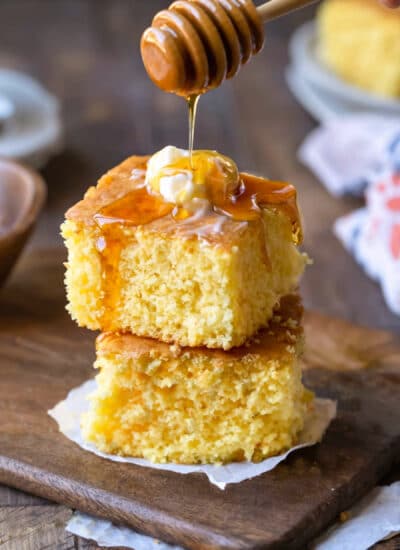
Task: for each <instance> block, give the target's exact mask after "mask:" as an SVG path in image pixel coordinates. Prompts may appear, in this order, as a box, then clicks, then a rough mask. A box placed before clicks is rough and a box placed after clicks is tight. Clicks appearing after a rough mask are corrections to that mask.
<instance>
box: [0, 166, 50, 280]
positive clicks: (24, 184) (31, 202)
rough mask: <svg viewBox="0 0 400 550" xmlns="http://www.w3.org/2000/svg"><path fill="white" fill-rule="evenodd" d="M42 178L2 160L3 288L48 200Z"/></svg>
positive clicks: (0, 237)
mask: <svg viewBox="0 0 400 550" xmlns="http://www.w3.org/2000/svg"><path fill="white" fill-rule="evenodd" d="M46 194H47V192H46V185H45V183H44V181H43V179H42V178H41V176H40V175H39V174H38V173H37V172H34V171H33V170H31V169H30V168H26V167H24V166H22V165H21V164H18V163H16V162H13V161H10V160H4V159H0V285H2V284H3V283H4V282H5V280H6V278H7V276H8V275H9V273H10V271H11V269H12V268H13V266H14V264H15V262H16V261H17V259H18V257H19V255H20V253H21V251H22V249H23V247H24V245H25V243H26V241H27V239H28V237H29V235H30V233H31V231H32V229H33V227H34V225H35V222H36V220H37V217H38V215H39V213H40V210H41V208H42V206H43V204H44V202H45V199H46Z"/></svg>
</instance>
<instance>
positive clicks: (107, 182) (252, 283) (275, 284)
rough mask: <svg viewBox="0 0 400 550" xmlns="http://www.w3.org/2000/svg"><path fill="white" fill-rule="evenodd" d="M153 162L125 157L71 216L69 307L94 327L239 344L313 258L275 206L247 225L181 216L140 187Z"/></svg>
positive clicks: (66, 228)
mask: <svg viewBox="0 0 400 550" xmlns="http://www.w3.org/2000/svg"><path fill="white" fill-rule="evenodd" d="M148 158H149V157H131V158H128V159H127V160H126V161H124V162H123V163H122V164H121V165H119V166H117V167H116V168H114V169H112V170H111V171H110V172H108V173H107V174H106V175H105V176H103V177H102V178H101V179H100V181H99V183H98V185H97V187H92V188H90V189H89V190H88V191H87V193H86V195H85V197H84V199H83V200H82V201H81V202H79V203H78V204H76V205H75V206H74V207H72V208H71V209H70V210H69V211H68V212H67V214H66V221H65V223H64V224H63V226H62V235H63V237H64V239H65V242H66V246H67V248H68V263H67V271H66V278H65V280H66V286H67V295H68V300H69V304H68V310H69V312H70V314H71V316H72V317H73V319H75V320H76V321H77V322H78V324H79V325H80V326H85V327H88V328H90V329H95V330H96V329H100V330H102V331H129V332H131V333H133V334H136V335H139V336H146V337H151V338H156V339H158V340H161V341H164V342H168V343H176V344H179V345H181V346H207V347H210V348H223V349H230V348H232V347H233V346H239V345H241V344H243V343H244V342H245V341H246V340H247V338H249V337H250V336H251V335H252V334H254V333H255V332H256V331H257V330H258V329H259V328H261V327H262V326H265V325H266V324H267V322H268V320H269V319H270V318H271V316H272V311H273V308H274V306H275V305H276V304H277V303H278V302H279V299H280V297H281V296H283V295H285V294H288V293H290V292H291V291H292V290H293V289H294V288H295V287H296V286H297V284H298V281H299V277H300V275H301V273H302V272H303V270H304V266H305V263H306V259H305V257H304V256H303V255H302V254H301V253H299V252H298V250H297V247H296V245H295V244H294V240H293V220H292V219H291V218H290V216H288V215H287V212H285V211H284V210H283V209H280V208H277V207H276V205H275V206H274V205H271V206H270V207H267V208H264V209H263V210H262V212H261V213H260V215H259V216H258V217H254V219H253V220H250V221H243V220H236V219H232V218H230V217H227V216H225V215H221V214H218V213H216V212H214V211H208V212H203V213H202V215H200V216H199V215H195V216H192V217H187V218H183V219H179V218H174V217H173V216H172V209H173V207H174V205H171V204H168V203H165V202H163V200H162V199H161V198H159V197H156V196H154V195H149V194H148V192H147V190H146V188H144V187H141V184H140V182H141V179H142V180H143V179H144V174H145V171H146V166H147V161H148ZM243 178H244V180H245V181H246V178H252V176H246V175H243ZM253 179H254V180H257V181H256V184H257V185H262V182H264V183H265V182H267V180H263V179H261V178H253ZM258 181H259V183H257V182H258ZM138 182H139V185H138ZM253 184H254V182H253ZM155 211H157V217H156V219H154V217H155V216H154V212H155ZM138 212H140V219H137V213H138Z"/></svg>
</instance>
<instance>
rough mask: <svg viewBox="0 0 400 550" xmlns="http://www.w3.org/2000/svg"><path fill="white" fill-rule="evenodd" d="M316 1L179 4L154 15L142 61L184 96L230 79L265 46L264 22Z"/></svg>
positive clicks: (197, 0)
mask: <svg viewBox="0 0 400 550" xmlns="http://www.w3.org/2000/svg"><path fill="white" fill-rule="evenodd" d="M313 1H315V0H270V1H269V2H266V3H265V4H262V5H261V6H258V7H256V6H255V5H254V3H253V2H252V0H177V1H175V2H173V3H172V4H171V5H170V7H169V8H168V9H167V10H162V11H160V12H159V13H157V15H156V16H155V17H154V19H153V22H152V26H151V27H149V28H148V29H146V30H145V32H144V33H143V36H142V40H141V52H142V59H143V63H144V65H145V68H146V70H147V72H148V74H149V76H150V78H151V79H152V81H153V82H154V83H155V84H156V85H157V86H159V87H160V88H161V89H162V90H164V91H167V92H173V93H176V94H178V95H182V96H185V97H189V96H194V95H198V94H202V93H204V92H206V91H207V90H210V89H212V88H216V87H217V86H219V85H220V84H221V83H222V81H223V80H225V79H228V78H232V77H233V76H234V75H235V74H236V73H237V71H238V70H239V68H240V67H241V65H244V64H245V63H247V61H248V60H249V59H250V57H251V56H252V55H254V54H256V53H258V52H259V51H260V50H261V48H262V46H263V43H264V29H263V23H266V22H267V21H271V20H272V19H275V18H277V17H280V16H281V15H285V14H287V13H289V12H290V11H293V10H295V9H297V8H300V7H302V6H305V5H307V4H311V3H312V2H313Z"/></svg>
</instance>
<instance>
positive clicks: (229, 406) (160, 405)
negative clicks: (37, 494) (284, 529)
mask: <svg viewBox="0 0 400 550" xmlns="http://www.w3.org/2000/svg"><path fill="white" fill-rule="evenodd" d="M301 313H302V308H301V304H300V300H299V298H298V297H297V296H294V295H292V296H288V297H285V298H284V299H283V300H282V306H281V309H280V310H279V311H278V312H277V314H276V315H275V316H274V318H273V319H272V321H271V323H270V325H269V326H268V327H267V328H266V329H264V330H263V331H261V332H260V333H259V334H258V335H257V336H256V337H255V338H254V340H253V341H252V342H248V343H247V344H246V345H245V346H242V347H240V348H236V349H234V350H231V351H227V352H223V351H220V350H209V349H206V348H179V347H177V346H169V345H168V344H165V343H161V342H156V341H153V340H151V339H146V338H139V337H137V336H133V335H131V334H116V333H105V334H103V335H101V336H100V337H99V338H98V340H97V360H96V363H95V367H96V368H98V369H100V374H99V375H98V376H97V384H98V387H97V390H96V392H95V393H94V394H93V395H92V396H91V398H90V401H91V402H90V408H89V412H87V413H86V414H85V415H84V416H83V418H82V430H83V435H84V438H85V439H86V440H87V441H89V442H92V443H94V444H95V445H96V447H98V449H100V450H101V451H103V452H107V453H112V454H120V455H125V456H133V457H143V458H146V459H148V460H151V461H153V462H158V463H164V462H177V463H187V464H189V463H223V462H229V461H240V460H244V459H246V460H255V461H259V460H262V459H263V458H265V457H267V456H270V455H274V454H277V453H279V452H280V451H282V450H284V449H287V448H290V447H291V446H292V445H293V444H294V443H295V442H296V436H297V434H298V433H299V431H300V430H301V429H302V427H303V422H304V417H305V414H306V412H307V410H308V408H309V407H310V406H311V405H312V394H311V393H310V392H308V391H307V390H306V389H305V388H304V386H303V385H302V382H301V368H300V364H299V355H300V353H301V350H302V345H303V332H302V328H301Z"/></svg>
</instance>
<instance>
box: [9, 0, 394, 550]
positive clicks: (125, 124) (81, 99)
mask: <svg viewBox="0 0 400 550" xmlns="http://www.w3.org/2000/svg"><path fill="white" fill-rule="evenodd" d="M169 3H170V2H169V0H164V1H162V0H152V1H147V2H144V1H143V0H112V1H108V0H57V2H54V0H1V2H0V68H1V67H6V68H11V69H17V70H22V71H25V72H27V73H29V74H31V75H32V76H34V77H36V78H38V79H39V80H41V81H42V83H43V84H44V85H45V86H47V87H48V88H49V89H50V91H51V92H53V93H54V94H56V95H57V97H58V98H59V99H60V101H61V103H62V108H63V121H64V126H65V147H64V149H63V151H62V152H61V153H60V154H59V155H57V156H56V157H54V158H53V159H52V160H51V161H50V163H49V164H48V166H47V167H46V168H45V169H44V171H43V175H44V177H45V179H46V181H47V183H48V188H49V198H48V203H47V207H46V209H45V212H44V215H43V216H42V219H41V221H40V224H39V226H38V228H37V231H36V234H35V235H34V238H33V239H32V241H31V244H30V251H28V252H27V254H31V253H33V255H34V256H33V257H36V258H39V259H41V258H42V251H43V250H45V249H49V248H55V247H61V239H60V237H59V232H58V228H59V224H60V223H61V220H62V217H63V213H64V212H65V210H66V209H67V208H68V207H69V206H70V205H71V204H72V203H73V202H75V201H77V200H78V199H79V198H80V197H81V195H82V194H83V192H84V190H85V189H86V188H87V187H88V186H89V185H92V184H93V183H94V182H95V181H96V179H97V178H98V177H99V176H100V175H101V173H102V172H104V171H105V170H106V169H108V168H109V167H110V166H113V165H115V164H116V163H118V162H119V161H120V160H121V159H122V158H124V157H125V156H127V155H129V154H132V153H138V154H144V153H149V152H152V151H154V150H156V149H159V148H160V147H162V146H163V145H165V144H167V143H173V144H176V145H178V146H184V145H185V144H186V141H187V131H186V124H187V120H186V113H185V110H184V107H183V105H182V102H181V101H179V100H178V99H176V98H175V97H173V96H169V95H167V94H162V93H161V92H159V91H158V90H157V89H156V88H155V87H154V86H152V84H151V83H150V82H149V81H148V79H147V77H146V75H145V72H144V70H143V67H142V65H141V62H140V58H139V53H138V42H139V37H140V34H141V32H142V30H143V29H144V28H145V27H146V26H147V25H148V24H149V22H150V21H151V17H152V15H153V14H154V13H155V12H156V11H157V10H159V9H161V8H163V7H166V6H167V5H168V4H169ZM313 13H314V9H306V10H301V11H299V12H296V13H295V14H294V15H293V16H290V17H286V18H282V19H281V20H279V21H277V22H274V23H271V24H270V25H268V26H267V28H266V29H267V41H266V47H265V49H264V51H263V52H262V53H261V54H260V55H258V56H257V57H256V58H255V59H254V60H253V61H252V62H251V63H250V64H249V65H248V66H246V67H245V68H244V69H243V70H242V71H241V73H240V74H239V75H238V76H237V77H236V78H235V79H234V80H233V81H230V82H227V83H225V84H224V85H223V86H222V87H221V89H219V90H217V91H215V92H212V93H210V94H209V95H208V96H207V97H205V98H204V99H203V100H202V101H201V103H200V110H199V121H198V126H197V132H196V143H197V146H198V147H207V148H216V149H219V150H220V151H221V152H224V153H226V154H228V155H231V156H232V157H234V158H235V159H236V160H237V162H238V164H239V166H240V167H241V169H247V170H251V171H254V172H259V173H260V174H263V175H269V176H271V177H276V178H280V179H287V180H290V181H292V182H293V183H295V184H296V185H297V187H298V189H299V195H300V202H301V206H302V208H303V212H304V218H305V230H306V239H305V248H306V250H307V252H308V253H309V254H310V255H311V256H312V257H313V258H314V265H313V266H312V267H310V268H309V269H308V272H307V274H306V276H305V278H304V281H303V285H302V290H303V296H304V299H305V303H306V305H307V306H308V307H310V308H313V309H317V310H320V311H322V312H324V313H327V314H331V315H334V316H338V317H343V318H346V319H348V320H350V321H353V322H356V323H361V324H363V325H368V326H370V327H379V328H385V329H390V330H392V331H396V332H397V333H398V332H399V330H400V321H399V319H398V318H396V317H394V316H393V315H391V314H390V312H389V311H388V310H387V308H386V306H385V304H384V301H383V299H382V295H381V292H380V290H379V288H378V286H377V285H376V284H375V283H373V282H371V281H370V280H369V279H368V278H367V277H365V275H364V274H363V273H362V271H361V270H360V269H359V267H358V266H357V265H356V264H355V262H354V261H353V260H352V258H351V257H350V256H349V255H348V254H347V253H346V252H345V251H344V250H343V248H342V247H341V245H340V244H339V242H338V241H337V240H336V239H335V237H334V236H333V234H332V230H331V227H332V223H333V221H334V220H335V219H336V218H337V217H338V216H340V215H342V214H345V213H347V212H348V211H350V210H352V209H354V208H356V207H358V206H359V205H360V202H359V201H355V200H352V199H340V200H339V199H334V198H332V197H331V196H330V195H329V194H328V193H326V191H325V190H324V188H323V187H322V186H321V185H320V184H319V183H318V182H317V181H316V179H315V178H313V177H312V175H311V174H310V173H309V172H308V171H307V170H306V169H305V168H304V167H303V166H302V165H301V164H300V163H299V162H298V161H297V158H296V151H297V148H298V146H299V144H300V143H301V141H302V140H303V139H304V137H305V135H306V134H307V133H308V132H309V131H310V130H311V129H312V128H313V127H314V122H313V121H312V119H311V118H310V117H309V116H308V115H307V114H306V113H304V111H303V110H302V109H301V108H300V107H299V106H298V105H297V104H296V103H295V101H294V100H293V98H292V97H291V95H290V93H289V92H288V90H287V88H286V85H285V80H284V69H285V66H286V65H287V62H288V59H287V44H288V39H289V37H290V34H291V33H292V32H293V30H294V29H295V27H296V26H297V25H299V24H300V23H302V22H304V21H306V20H308V19H310V18H311V17H312V16H313ZM62 256H63V252H62V251H58V252H56V253H55V255H54V258H53V259H54V260H56V259H57V262H58V261H61V259H62ZM32 261H33V260H32V256H31V257H30V258H29V260H28V258H26V259H25V260H22V263H21V264H20V266H19V269H18V271H17V272H16V274H15V276H14V277H13V278H12V279H11V280H10V282H9V285H8V286H6V287H5V288H4V289H3V290H2V296H1V302H0V320H1V322H2V326H3V327H4V326H6V328H7V331H8V332H7V334H8V338H9V344H8V346H11V347H17V349H19V348H21V352H20V353H21V361H22V357H25V356H26V354H27V353H28V350H29V351H30V353H31V357H32V358H33V359H34V360H36V361H38V357H39V356H40V354H41V353H46V354H48V355H49V362H51V363H52V364H57V363H59V364H60V371H62V372H61V377H63V376H64V375H65V372H64V371H65V370H68V369H69V365H70V363H68V364H65V362H63V360H62V358H61V357H59V355H57V353H55V352H54V351H52V349H50V350H49V344H51V342H52V335H53V334H54V331H53V332H52V331H51V330H50V335H49V336H47V337H46V335H45V334H43V335H41V336H40V338H39V340H37V339H32V338H31V337H30V330H32V328H31V329H30V328H29V326H28V324H27V326H26V327H25V329H26V331H27V332H26V333H25V336H23V337H21V336H19V339H18V340H12V334H13V330H14V328H18V329H20V328H21V327H20V326H19V322H18V321H17V320H16V317H14V316H13V315H12V311H11V308H12V307H14V306H12V305H11V304H12V302H13V301H15V300H16V299H17V296H16V295H17V294H20V297H19V298H18V300H17V302H18V303H17V306H18V311H19V312H20V313H21V311H20V309H21V308H22V311H25V312H26V313H25V314H24V315H25V318H26V317H27V316H29V315H30V314H31V313H30V311H31V309H32V308H34V307H35V308H37V310H38V311H36V312H33V313H34V314H33V317H32V319H36V318H37V317H40V318H42V320H43V319H45V318H46V317H47V318H48V320H49V321H50V324H51V323H52V322H53V321H54V322H55V323H58V327H60V326H61V325H62V327H63V329H62V333H63V334H62V338H61V340H60V337H59V336H58V337H57V338H59V340H58V342H59V343H60V342H64V339H65V341H67V340H68V338H70V337H71V335H73V338H78V339H79V342H80V343H79V345H77V347H76V348H75V347H74V346H72V345H71V343H69V344H68V343H66V351H67V353H70V352H71V357H72V360H71V362H74V363H76V364H78V362H79V361H80V362H81V363H80V364H82V365H84V366H81V367H80V369H81V370H82V372H81V374H80V375H77V374H71V376H72V377H73V378H74V381H79V380H80V379H81V377H82V378H83V377H84V376H85V373H88V372H89V371H90V361H91V355H90V354H91V353H93V350H92V348H91V339H92V336H91V335H90V334H84V333H81V332H80V331H77V330H76V329H75V328H74V326H73V324H72V323H71V322H69V321H67V319H66V318H65V317H63V315H64V312H63V302H62V300H63V295H62V294H63V293H62V288H61V286H60V281H61V278H62V268H61V265H60V264H58V268H55V267H53V268H52V270H50V272H49V273H47V275H46V276H45V277H46V279H45V280H46V284H47V288H48V289H49V296H42V297H41V303H40V304H38V303H37V301H36V302H34V304H35V305H32V306H31V307H30V305H29V303H30V302H31V301H32V297H33V296H34V291H33V289H34V288H35V284H36V283H35V284H33V286H31V283H30V279H31V273H30V272H29V271H27V272H25V274H24V275H25V278H23V277H21V269H25V267H26V266H27V265H31V264H32ZM43 261H46V256H44V258H43ZM54 265H55V264H54ZM36 276H37V275H35V277H36ZM32 277H34V275H32ZM53 287H55V288H56V290H54V289H53V290H51V289H52V288H53ZM55 294H56V295H55ZM32 303H33V302H32ZM7 304H8V305H7ZM20 313H19V314H20ZM60 323H61V325H60ZM2 330H3V329H2ZM57 330H59V328H58V329H57ZM346 334H347V333H346V331H344V334H343V335H342V337H343V338H344V337H345V336H346ZM319 337H320V338H322V334H320V335H319ZM35 338H36V337H35ZM10 342H11V343H10ZM325 343H326V340H325ZM361 343H366V342H362V339H361ZM81 345H82V346H83V347H85V349H86V350H87V352H86V353H85V354H82V351H81V352H78V351H77V349H78V348H79V346H81ZM86 346H87V347H86ZM318 346H319V344H318V342H317V341H316V342H315V344H314V352H313V357H314V359H313V360H314V361H316V359H315V358H316V357H318ZM57 349H60V348H57ZM43 350H46V351H45V352H44V351H43ZM74 350H75V351H74ZM349 356H351V357H352V358H353V359H352V364H353V363H356V364H357V360H356V358H355V356H354V354H353V353H352V352H351V345H350V347H349V349H348V351H347V353H346V357H347V358H349ZM2 357H3V356H1V357H0V365H2V361H3V358H2ZM35 358H36V359H35ZM50 360H51V361H50ZM338 363H339V364H340V361H336V364H338ZM61 366H64V367H65V368H64V369H62V367H61ZM8 368H10V367H8ZM86 369H87V370H86ZM11 370H13V369H11ZM60 371H59V370H57V372H60ZM71 371H72V372H75V371H74V369H71ZM46 376H47V375H43V377H42V378H43V380H46ZM75 379H76V380H75ZM64 383H68V376H67V377H66V378H65V379H64ZM61 385H62V383H61V382H60V387H59V390H58V392H59V393H58V395H61V394H62V393H63V391H64V390H62V389H61ZM1 386H2V380H0V388H1ZM26 399H27V400H28V401H29V400H31V401H32V399H33V398H32V392H30V391H29V389H26ZM8 405H9V406H11V407H12V405H11V404H10V403H8ZM27 422H28V423H29V419H27ZM0 423H2V417H1V422H0ZM399 473H400V470H399V469H396V468H394V469H393V470H392V474H391V477H390V480H393V479H397V478H399V477H400V476H399ZM48 505H49V503H48V502H47V501H41V500H38V499H36V498H34V497H31V496H29V495H27V494H25V493H21V492H19V491H14V490H9V489H7V488H4V487H3V488H1V487H0V510H3V509H6V508H7V507H11V508H13V509H14V510H15V509H18V508H19V507H24V508H26V510H27V514H28V516H29V515H31V514H33V513H34V508H35V507H36V506H48ZM53 506H54V508H57V505H53ZM62 510H64V511H65V510H67V508H62ZM32 517H34V518H35V519H34V520H33V521H32V524H31V526H32V529H33V530H34V533H35V535H34V537H33V536H32V538H29V536H27V537H26V539H24V540H23V544H22V542H21V541H22V539H21V538H18V537H19V535H18V536H17V534H15V535H14V533H13V525H15V524H14V523H13V520H12V517H10V515H8V514H7V515H6V518H7V519H4V520H2V522H1V529H0V537H7V543H2V542H0V548H1V550H3V548H4V549H5V550H8V549H11V550H14V549H18V550H19V549H20V548H21V549H24V550H31V549H33V550H42V549H44V548H46V549H47V548H51V549H52V550H53V549H54V550H57V549H58V548H65V547H66V544H67V543H66V541H67V542H68V544H70V545H71V546H70V547H71V548H86V547H87V546H86V544H89V543H85V542H84V541H82V540H80V539H78V538H76V537H73V538H71V537H69V536H68V535H67V534H66V533H65V532H64V531H63V530H62V529H61V528H60V529H58V531H57V537H58V540H55V541H54V542H52V543H51V544H50V546H49V543H48V542H47V541H48V535H47V533H48V532H49V530H50V531H51V530H52V529H53V527H52V520H51V517H52V516H51V514H41V515H38V516H32ZM53 517H54V516H53ZM57 537H56V538H57ZM68 537H69V538H68ZM0 541H1V538H0ZM396 545H397V546H396ZM67 547H68V546H67ZM88 547H89V546H88ZM382 547H383V543H382ZM386 547H388V548H391V549H392V548H400V542H399V540H397V541H390V542H388V543H385V548H386ZM90 548H92V546H90ZM93 548H96V546H95V545H94V546H93Z"/></svg>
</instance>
